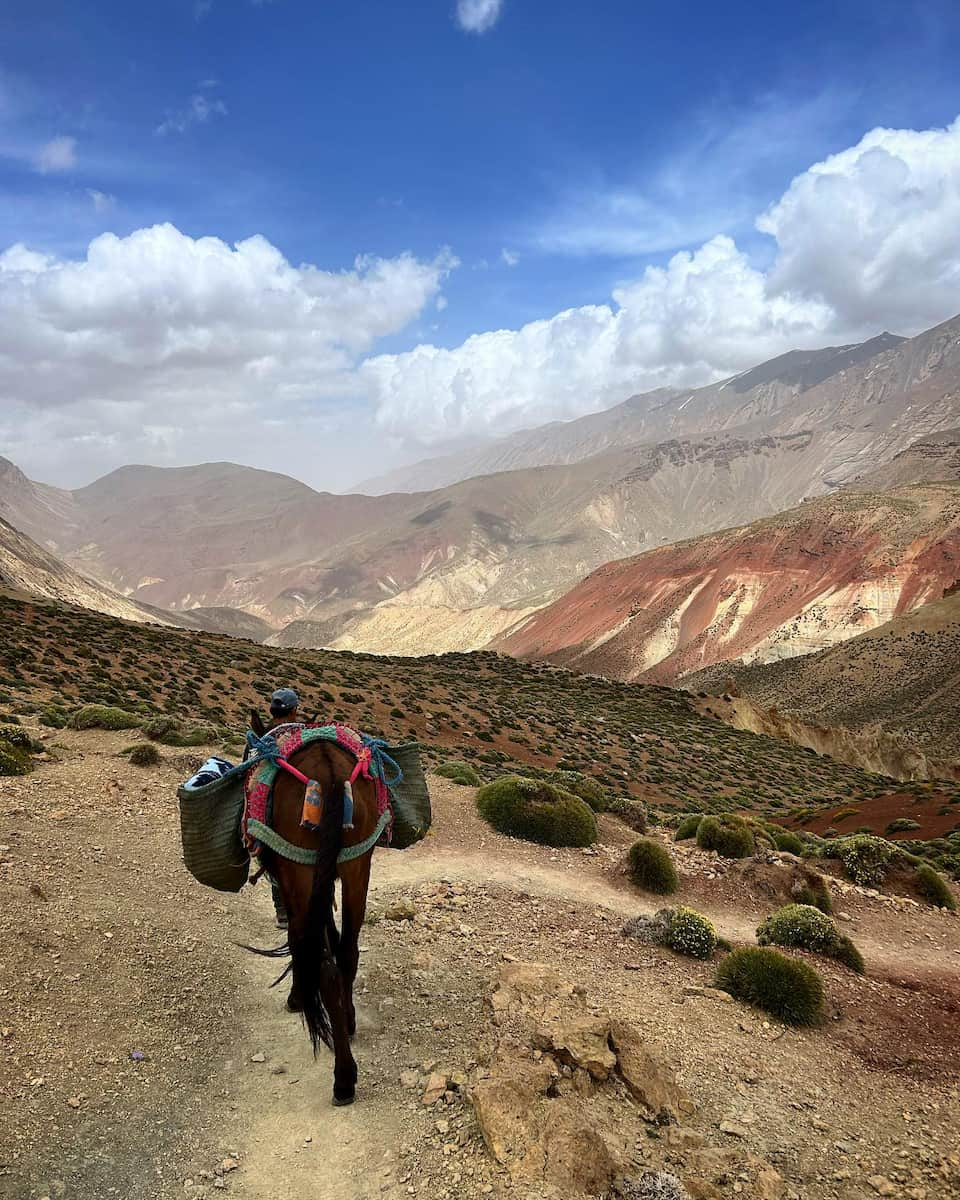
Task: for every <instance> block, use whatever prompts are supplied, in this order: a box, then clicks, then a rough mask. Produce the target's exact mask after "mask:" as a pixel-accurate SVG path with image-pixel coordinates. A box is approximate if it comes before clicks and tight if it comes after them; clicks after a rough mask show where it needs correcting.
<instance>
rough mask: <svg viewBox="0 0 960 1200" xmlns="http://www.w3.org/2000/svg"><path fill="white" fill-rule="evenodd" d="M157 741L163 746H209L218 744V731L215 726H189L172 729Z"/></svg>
mask: <svg viewBox="0 0 960 1200" xmlns="http://www.w3.org/2000/svg"><path fill="white" fill-rule="evenodd" d="M157 740H158V741H160V742H162V743H163V744H164V745H165V746H211V745H213V743H214V742H219V740H220V731H219V730H218V729H217V727H216V725H191V726H190V727H189V728H187V729H180V730H176V729H173V730H171V731H170V732H169V733H165V734H163V736H162V737H160V738H158V739H157Z"/></svg>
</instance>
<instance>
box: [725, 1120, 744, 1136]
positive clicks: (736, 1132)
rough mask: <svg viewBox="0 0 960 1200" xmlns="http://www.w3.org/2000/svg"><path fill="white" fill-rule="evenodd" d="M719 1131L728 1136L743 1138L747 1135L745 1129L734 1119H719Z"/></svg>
mask: <svg viewBox="0 0 960 1200" xmlns="http://www.w3.org/2000/svg"><path fill="white" fill-rule="evenodd" d="M720 1132H721V1133H725V1134H726V1135H727V1136H728V1137H736V1138H743V1137H746V1136H747V1131H746V1130H745V1129H744V1127H743V1126H742V1125H738V1124H737V1123H736V1121H721V1122H720Z"/></svg>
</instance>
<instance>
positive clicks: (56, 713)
mask: <svg viewBox="0 0 960 1200" xmlns="http://www.w3.org/2000/svg"><path fill="white" fill-rule="evenodd" d="M68 720H69V718H68V717H67V714H66V713H65V712H63V711H62V710H61V709H57V708H45V709H43V711H42V712H41V713H40V724H41V725H44V726H46V728H47V729H64V728H65V727H66V725H67V722H68Z"/></svg>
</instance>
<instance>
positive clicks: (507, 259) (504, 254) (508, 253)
mask: <svg viewBox="0 0 960 1200" xmlns="http://www.w3.org/2000/svg"><path fill="white" fill-rule="evenodd" d="M500 260H501V262H503V263H505V264H506V265H507V266H508V267H515V266H516V265H517V263H518V262H519V261H520V255H519V254H514V253H513V251H512V250H508V249H507V248H506V247H504V248H503V249H502V250H501V251H500Z"/></svg>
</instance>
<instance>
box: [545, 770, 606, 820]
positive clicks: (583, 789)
mask: <svg viewBox="0 0 960 1200" xmlns="http://www.w3.org/2000/svg"><path fill="white" fill-rule="evenodd" d="M550 782H551V783H553V784H556V786H557V787H558V788H562V789H563V790H564V791H565V792H570V793H571V794H572V795H574V796H579V797H580V799H581V800H583V801H584V803H585V804H589V805H590V807H591V808H592V809H593V811H594V812H595V813H600V812H605V811H606V808H607V795H606V792H604V790H603V788H602V787H601V786H600V784H599V783H597V781H596V780H595V779H591V778H590V776H589V775H583V774H581V772H580V771H551V772H550Z"/></svg>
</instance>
